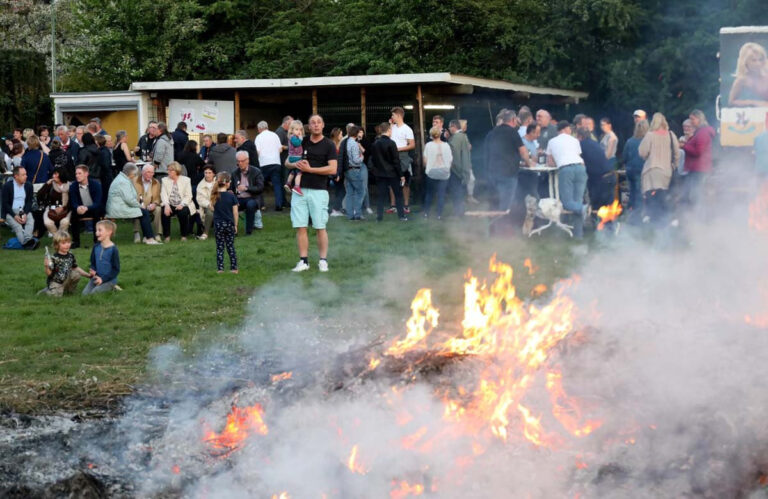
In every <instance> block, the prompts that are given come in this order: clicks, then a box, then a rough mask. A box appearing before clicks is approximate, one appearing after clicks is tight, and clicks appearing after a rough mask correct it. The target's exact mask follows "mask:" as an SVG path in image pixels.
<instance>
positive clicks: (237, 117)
mask: <svg viewBox="0 0 768 499" xmlns="http://www.w3.org/2000/svg"><path fill="white" fill-rule="evenodd" d="M237 130H240V91H239V90H235V131H237Z"/></svg>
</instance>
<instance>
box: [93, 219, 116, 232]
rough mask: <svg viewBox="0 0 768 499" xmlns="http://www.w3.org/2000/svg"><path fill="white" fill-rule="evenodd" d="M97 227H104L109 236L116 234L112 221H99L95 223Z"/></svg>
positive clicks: (114, 224)
mask: <svg viewBox="0 0 768 499" xmlns="http://www.w3.org/2000/svg"><path fill="white" fill-rule="evenodd" d="M99 225H101V226H103V227H105V228H106V229H107V230H108V231H109V234H110V235H112V236H114V235H115V234H117V224H116V223H115V222H113V221H112V220H99V221H98V222H96V227H98V226H99Z"/></svg>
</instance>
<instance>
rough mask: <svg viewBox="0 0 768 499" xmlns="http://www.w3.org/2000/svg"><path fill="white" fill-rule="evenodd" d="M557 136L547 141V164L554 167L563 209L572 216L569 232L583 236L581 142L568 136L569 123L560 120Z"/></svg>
mask: <svg viewBox="0 0 768 499" xmlns="http://www.w3.org/2000/svg"><path fill="white" fill-rule="evenodd" d="M557 131H558V135H557V137H555V138H553V139H552V140H550V141H549V143H548V144H547V163H548V164H549V165H550V166H557V168H558V169H559V170H558V172H557V181H558V183H559V185H560V201H561V202H562V203H563V208H565V209H566V210H568V211H570V212H572V213H573V215H574V221H573V235H574V237H575V238H576V239H581V238H582V237H583V236H584V216H585V215H586V214H587V206H586V205H585V204H584V191H585V189H586V188H587V170H586V168H585V167H584V160H583V159H582V157H581V144H579V141H578V139H576V138H575V137H573V136H572V135H571V124H570V123H568V122H567V121H565V120H563V121H561V122H560V123H558V124H557Z"/></svg>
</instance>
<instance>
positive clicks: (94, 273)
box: [83, 220, 120, 295]
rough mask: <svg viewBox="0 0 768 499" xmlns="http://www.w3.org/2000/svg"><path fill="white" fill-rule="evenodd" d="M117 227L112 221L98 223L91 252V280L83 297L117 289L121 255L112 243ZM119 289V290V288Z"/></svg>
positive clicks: (84, 290)
mask: <svg viewBox="0 0 768 499" xmlns="http://www.w3.org/2000/svg"><path fill="white" fill-rule="evenodd" d="M116 231H117V226H116V225H115V222H113V221H111V220H101V221H99V222H97V223H96V244H94V245H93V249H92V250H91V273H90V274H89V275H90V277H91V280H90V281H88V284H86V286H85V289H83V295H90V294H93V293H104V292H106V291H112V290H113V289H115V288H117V274H119V273H120V254H119V253H118V252H117V246H115V243H113V242H112V236H114V235H115V232H116ZM118 289H119V288H118Z"/></svg>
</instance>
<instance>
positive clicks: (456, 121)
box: [448, 120, 461, 130]
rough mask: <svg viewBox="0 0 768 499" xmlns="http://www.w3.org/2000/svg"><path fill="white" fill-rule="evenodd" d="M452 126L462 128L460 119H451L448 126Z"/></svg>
mask: <svg viewBox="0 0 768 499" xmlns="http://www.w3.org/2000/svg"><path fill="white" fill-rule="evenodd" d="M452 126H453V127H456V128H458V129H459V130H461V123H459V120H451V122H450V123H448V128H451V127H452Z"/></svg>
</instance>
